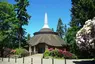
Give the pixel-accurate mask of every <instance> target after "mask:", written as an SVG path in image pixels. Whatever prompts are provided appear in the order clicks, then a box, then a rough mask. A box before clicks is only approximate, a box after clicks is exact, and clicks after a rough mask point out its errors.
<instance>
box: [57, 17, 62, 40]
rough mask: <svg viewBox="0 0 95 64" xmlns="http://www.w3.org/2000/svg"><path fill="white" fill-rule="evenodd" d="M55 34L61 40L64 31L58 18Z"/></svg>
mask: <svg viewBox="0 0 95 64" xmlns="http://www.w3.org/2000/svg"><path fill="white" fill-rule="evenodd" d="M56 32H57V33H58V35H59V36H60V37H61V38H63V35H64V30H63V23H62V20H61V18H59V20H58V24H57V30H56Z"/></svg>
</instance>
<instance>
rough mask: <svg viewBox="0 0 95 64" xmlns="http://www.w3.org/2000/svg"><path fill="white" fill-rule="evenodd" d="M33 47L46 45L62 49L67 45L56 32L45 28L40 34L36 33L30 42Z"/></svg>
mask: <svg viewBox="0 0 95 64" xmlns="http://www.w3.org/2000/svg"><path fill="white" fill-rule="evenodd" d="M28 43H29V44H30V45H31V46H35V45H37V44H39V43H45V44H47V45H50V46H56V47H62V46H63V45H66V43H65V42H64V40H63V39H61V38H60V37H59V36H58V34H57V33H56V32H53V31H52V30H51V29H49V28H43V29H41V30H40V31H39V32H35V33H34V36H33V37H32V38H31V39H30V40H29V41H28Z"/></svg>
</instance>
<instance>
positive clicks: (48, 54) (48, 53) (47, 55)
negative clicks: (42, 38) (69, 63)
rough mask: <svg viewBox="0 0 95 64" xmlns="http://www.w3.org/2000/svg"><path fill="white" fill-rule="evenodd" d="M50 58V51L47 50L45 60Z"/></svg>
mask: <svg viewBox="0 0 95 64" xmlns="http://www.w3.org/2000/svg"><path fill="white" fill-rule="evenodd" d="M49 56H50V51H49V50H48V49H47V50H46V51H45V52H44V55H43V58H49Z"/></svg>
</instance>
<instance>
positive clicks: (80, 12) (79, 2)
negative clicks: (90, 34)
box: [70, 0, 95, 28]
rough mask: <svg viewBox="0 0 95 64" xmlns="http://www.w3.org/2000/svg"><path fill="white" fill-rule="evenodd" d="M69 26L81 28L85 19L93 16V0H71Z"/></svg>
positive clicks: (94, 14) (94, 12)
mask: <svg viewBox="0 0 95 64" xmlns="http://www.w3.org/2000/svg"><path fill="white" fill-rule="evenodd" d="M71 12H72V15H71V16H72V20H71V22H70V26H71V27H73V26H77V27H80V28H82V27H83V25H84V24H85V21H87V20H88V19H92V18H93V17H95V0H72V9H71Z"/></svg>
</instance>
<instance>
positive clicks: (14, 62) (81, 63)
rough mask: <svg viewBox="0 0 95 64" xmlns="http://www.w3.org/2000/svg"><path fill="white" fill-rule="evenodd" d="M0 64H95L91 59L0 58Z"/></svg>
mask: <svg viewBox="0 0 95 64" xmlns="http://www.w3.org/2000/svg"><path fill="white" fill-rule="evenodd" d="M0 64H95V61H93V59H90V60H89V59H86V60H78V59H77V60H76V59H43V58H31V57H23V58H16V57H15V58H10V57H9V58H0Z"/></svg>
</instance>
